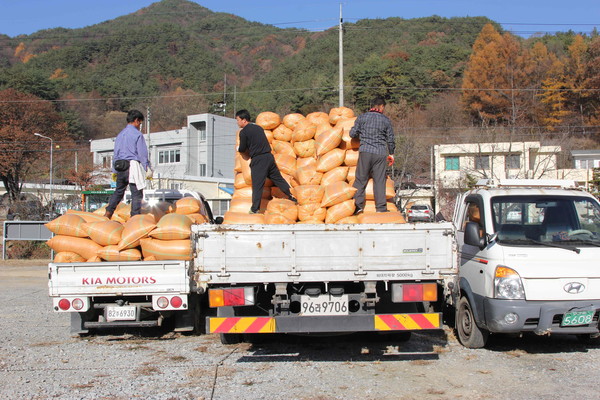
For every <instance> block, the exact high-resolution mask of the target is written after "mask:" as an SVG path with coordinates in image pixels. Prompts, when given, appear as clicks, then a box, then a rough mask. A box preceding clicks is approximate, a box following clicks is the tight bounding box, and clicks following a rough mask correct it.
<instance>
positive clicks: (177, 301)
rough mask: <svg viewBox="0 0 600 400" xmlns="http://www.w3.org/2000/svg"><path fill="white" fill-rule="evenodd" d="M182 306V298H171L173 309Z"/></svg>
mask: <svg viewBox="0 0 600 400" xmlns="http://www.w3.org/2000/svg"><path fill="white" fill-rule="evenodd" d="M182 304H183V300H181V297H179V296H174V297H172V298H171V307H174V308H179V307H181V305H182Z"/></svg>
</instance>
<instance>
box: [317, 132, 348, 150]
mask: <svg viewBox="0 0 600 400" xmlns="http://www.w3.org/2000/svg"><path fill="white" fill-rule="evenodd" d="M342 132H343V131H342V128H337V127H334V128H331V129H329V130H327V131H325V132H323V133H321V134H320V135H318V136H317V137H316V139H315V149H316V153H317V156H320V155H322V154H325V153H327V152H328V151H331V150H333V149H335V148H337V147H338V146H339V145H340V143H341V142H342Z"/></svg>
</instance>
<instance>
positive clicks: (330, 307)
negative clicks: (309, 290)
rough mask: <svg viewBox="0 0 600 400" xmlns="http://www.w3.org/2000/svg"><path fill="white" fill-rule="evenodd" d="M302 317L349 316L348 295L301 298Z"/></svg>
mask: <svg viewBox="0 0 600 400" xmlns="http://www.w3.org/2000/svg"><path fill="white" fill-rule="evenodd" d="M300 303H301V311H300V314H301V315H348V295H347V294H344V295H341V296H331V295H328V294H325V295H321V296H317V297H312V296H300Z"/></svg>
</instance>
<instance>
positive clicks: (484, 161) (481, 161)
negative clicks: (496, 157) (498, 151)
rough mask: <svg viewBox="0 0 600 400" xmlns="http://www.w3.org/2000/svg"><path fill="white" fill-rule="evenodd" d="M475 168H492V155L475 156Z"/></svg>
mask: <svg viewBox="0 0 600 400" xmlns="http://www.w3.org/2000/svg"><path fill="white" fill-rule="evenodd" d="M475 169H490V156H475Z"/></svg>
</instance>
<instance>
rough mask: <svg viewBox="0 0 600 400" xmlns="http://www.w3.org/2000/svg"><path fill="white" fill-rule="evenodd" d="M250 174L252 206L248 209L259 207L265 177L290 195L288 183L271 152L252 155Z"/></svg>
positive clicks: (257, 208)
mask: <svg viewBox="0 0 600 400" xmlns="http://www.w3.org/2000/svg"><path fill="white" fill-rule="evenodd" d="M250 175H251V176H252V208H251V209H250V211H253V212H258V210H259V209H260V199H261V198H262V193H263V187H264V186H265V181H266V180H267V178H269V179H270V180H272V181H273V183H274V184H275V186H277V187H278V188H279V189H281V191H282V192H283V193H284V194H285V195H286V196H288V197H292V193H291V192H290V185H288V183H287V181H286V180H285V179H283V176H281V172H279V168H277V164H275V157H273V154H271V153H265V154H260V155H258V156H254V157H252V160H250Z"/></svg>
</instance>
